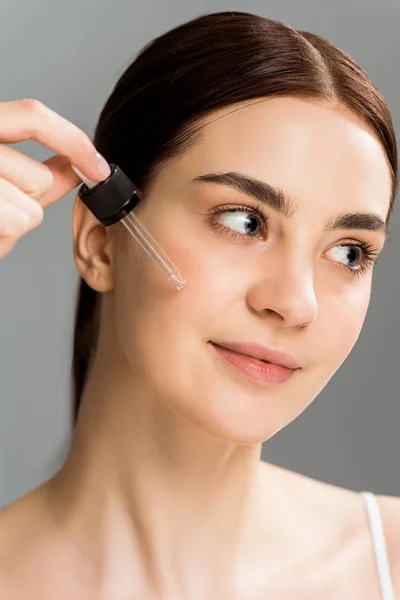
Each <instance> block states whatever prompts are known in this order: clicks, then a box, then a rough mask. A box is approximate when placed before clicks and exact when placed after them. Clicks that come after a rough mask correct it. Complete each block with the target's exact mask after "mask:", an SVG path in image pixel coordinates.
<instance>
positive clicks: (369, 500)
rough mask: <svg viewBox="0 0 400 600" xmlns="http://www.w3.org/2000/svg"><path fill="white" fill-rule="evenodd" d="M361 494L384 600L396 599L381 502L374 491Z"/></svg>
mask: <svg viewBox="0 0 400 600" xmlns="http://www.w3.org/2000/svg"><path fill="white" fill-rule="evenodd" d="M361 496H362V497H363V498H364V501H365V503H366V506H367V512H368V520H369V526H370V529H371V534H372V542H373V546H374V551H375V558H376V563H377V567H378V574H379V581H380V584H381V592H382V600H395V597H394V589H393V583H392V578H391V575H390V567H389V559H388V554H387V549H386V542H385V533H384V531H383V525H382V519H381V514H380V510H379V504H378V501H377V499H376V497H375V494H373V493H372V492H361Z"/></svg>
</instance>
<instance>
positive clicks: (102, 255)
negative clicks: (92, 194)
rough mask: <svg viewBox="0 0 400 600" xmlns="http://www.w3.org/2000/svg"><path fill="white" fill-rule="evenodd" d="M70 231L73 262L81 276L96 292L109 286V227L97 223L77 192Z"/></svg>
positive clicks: (110, 281)
mask: <svg viewBox="0 0 400 600" xmlns="http://www.w3.org/2000/svg"><path fill="white" fill-rule="evenodd" d="M72 230H73V254H74V259H75V264H76V266H77V269H78V271H79V272H80V274H81V275H82V277H83V279H84V280H85V281H86V283H87V284H88V285H89V286H90V287H91V288H93V289H94V290H96V291H97V292H107V291H109V290H111V289H113V287H114V282H113V267H112V252H111V235H110V230H109V228H107V227H103V225H101V224H100V223H99V221H98V220H97V219H96V217H95V216H94V215H93V214H92V213H91V212H90V210H89V209H88V208H87V207H86V206H85V205H84V203H83V202H82V200H81V199H80V198H79V196H78V195H77V196H76V198H75V202H74V208H73V218H72Z"/></svg>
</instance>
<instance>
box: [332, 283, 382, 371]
mask: <svg viewBox="0 0 400 600" xmlns="http://www.w3.org/2000/svg"><path fill="white" fill-rule="evenodd" d="M370 290H371V286H370V283H369V282H368V281H367V282H360V284H359V285H357V284H356V285H355V286H354V284H351V285H350V286H349V288H348V289H347V290H346V291H345V292H343V290H342V293H341V295H339V296H337V297H336V299H335V302H334V303H330V305H329V306H328V307H327V309H326V312H325V314H326V320H325V327H324V329H325V333H324V334H323V335H322V336H321V337H322V339H324V340H328V339H329V340H331V343H330V344H326V345H324V348H325V353H327V352H328V354H329V356H330V357H331V361H333V362H334V363H335V367H336V368H338V367H339V366H340V364H342V362H344V360H345V359H346V358H347V356H348V355H349V353H350V352H351V350H352V348H353V347H354V345H355V343H356V342H357V340H358V337H359V335H360V332H361V329H362V326H363V324H364V321H365V316H366V313H367V310H368V305H369V299H370Z"/></svg>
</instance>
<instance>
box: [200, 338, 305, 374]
mask: <svg viewBox="0 0 400 600" xmlns="http://www.w3.org/2000/svg"><path fill="white" fill-rule="evenodd" d="M211 343H212V344H214V345H215V346H220V347H222V348H226V349H228V350H231V351H232V352H237V353H238V354H243V355H245V356H250V357H252V358H255V359H257V360H261V361H263V362H265V363H272V364H275V365H280V366H282V367H286V368H287V369H292V370H294V369H299V368H300V365H299V364H298V362H297V361H296V359H295V358H294V357H293V356H291V355H290V354H288V353H286V352H283V351H282V350H279V349H278V348H274V347H272V346H267V345H265V344H260V343H258V342H224V341H214V340H213V341H212V342H211Z"/></svg>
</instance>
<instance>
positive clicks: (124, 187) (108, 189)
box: [71, 163, 186, 290]
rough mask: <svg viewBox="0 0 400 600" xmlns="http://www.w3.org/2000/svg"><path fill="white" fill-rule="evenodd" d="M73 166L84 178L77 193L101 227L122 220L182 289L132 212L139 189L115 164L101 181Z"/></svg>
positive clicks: (182, 285) (175, 273)
mask: <svg viewBox="0 0 400 600" xmlns="http://www.w3.org/2000/svg"><path fill="white" fill-rule="evenodd" d="M71 167H72V169H73V170H74V171H75V173H76V174H77V175H78V177H80V179H81V180H82V181H83V185H82V186H81V187H80V188H79V190H78V196H79V198H80V199H81V200H82V202H84V204H85V205H86V206H87V207H88V209H89V210H90V211H91V212H92V213H93V214H94V216H95V217H96V218H97V219H98V220H99V221H100V223H101V224H102V225H103V226H104V227H108V226H109V225H114V224H115V223H117V222H118V221H121V223H123V224H124V225H125V227H126V229H127V230H128V231H129V233H130V234H131V235H132V236H133V238H134V239H135V240H136V241H137V242H138V244H139V245H140V246H141V247H142V248H143V250H144V251H145V252H146V254H147V255H148V256H149V257H150V258H151V259H152V261H153V262H154V263H155V264H156V265H157V267H158V268H159V269H160V270H161V271H162V272H163V273H164V275H165V276H166V277H167V279H168V281H171V283H173V284H174V285H175V287H176V289H177V290H184V289H185V287H186V281H185V280H184V279H182V277H181V274H180V273H179V271H178V269H177V267H176V266H175V265H174V264H173V263H172V261H171V260H170V258H169V257H168V256H167V255H166V254H165V252H164V251H163V250H162V248H161V247H160V245H159V244H158V243H157V242H156V240H155V239H154V238H153V237H152V235H151V234H150V233H149V231H147V229H146V228H145V227H144V226H143V225H142V224H141V222H140V221H139V219H138V218H137V216H136V215H134V214H133V213H132V212H131V211H132V210H133V209H134V208H135V206H136V205H137V203H138V202H139V200H140V194H139V190H138V189H137V188H136V186H135V185H134V184H133V183H132V181H131V180H130V179H129V178H128V177H127V176H126V175H125V173H124V172H123V171H122V169H120V168H119V167H118V166H117V165H115V164H113V163H110V169H111V173H110V175H109V177H108V178H107V179H105V180H104V181H100V182H98V181H94V180H92V179H89V178H88V177H86V176H85V175H83V173H82V172H81V171H80V170H79V169H78V168H77V167H75V166H74V165H72V164H71Z"/></svg>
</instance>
